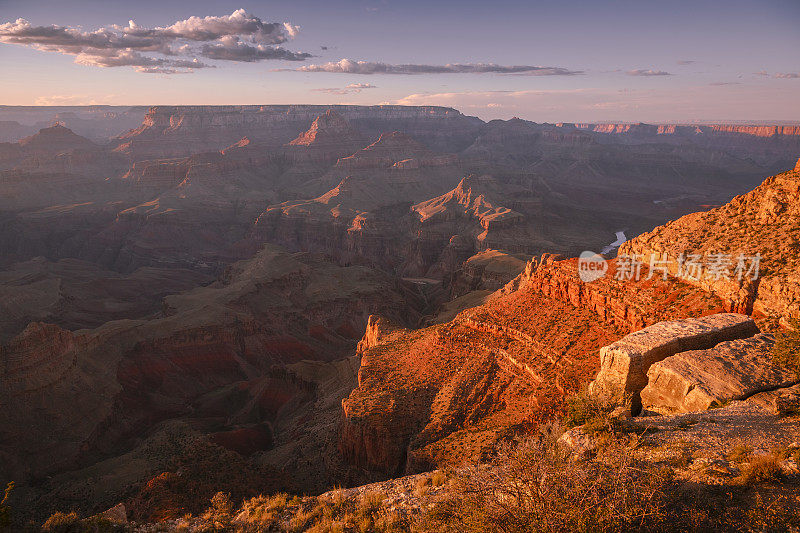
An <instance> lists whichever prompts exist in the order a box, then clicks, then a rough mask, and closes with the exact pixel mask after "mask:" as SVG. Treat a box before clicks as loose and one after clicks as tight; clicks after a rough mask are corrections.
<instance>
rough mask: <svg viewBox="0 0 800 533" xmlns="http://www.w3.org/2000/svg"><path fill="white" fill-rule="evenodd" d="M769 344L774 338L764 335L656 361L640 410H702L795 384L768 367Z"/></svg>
mask: <svg viewBox="0 0 800 533" xmlns="http://www.w3.org/2000/svg"><path fill="white" fill-rule="evenodd" d="M773 345H774V339H773V337H772V335H770V334H764V333H762V334H759V335H755V336H753V337H750V338H746V339H739V340H733V341H726V342H721V343H719V344H716V345H715V346H713V347H711V348H708V349H705V350H691V351H684V352H679V353H676V354H675V355H672V356H670V357H667V358H665V359H663V360H661V361H659V362H656V363H654V364H653V365H652V366H650V369H649V370H648V371H647V386H646V387H645V388H644V389H643V390H642V391H641V401H642V407H643V408H644V409H646V410H648V411H655V412H660V413H664V414H672V413H688V412H693V411H705V410H707V409H711V408H712V407H717V406H721V405H723V404H725V403H728V402H730V401H733V400H744V399H747V398H749V397H751V396H753V395H754V394H756V393H758V392H761V391H764V390H771V389H776V388H783V387H788V386H790V385H792V384H794V383H796V382H797V380H798V377H797V376H796V375H795V373H794V372H792V371H790V370H788V369H785V368H781V367H778V366H776V365H775V364H774V363H773V362H772V347H773Z"/></svg>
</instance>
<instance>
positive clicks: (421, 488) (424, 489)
mask: <svg viewBox="0 0 800 533" xmlns="http://www.w3.org/2000/svg"><path fill="white" fill-rule="evenodd" d="M430 485H431V478H429V477H428V476H422V477H420V478H419V479H418V480H416V481H415V482H414V496H416V497H417V498H421V497H422V496H425V495H426V494H428V492H430V490H431V486H430Z"/></svg>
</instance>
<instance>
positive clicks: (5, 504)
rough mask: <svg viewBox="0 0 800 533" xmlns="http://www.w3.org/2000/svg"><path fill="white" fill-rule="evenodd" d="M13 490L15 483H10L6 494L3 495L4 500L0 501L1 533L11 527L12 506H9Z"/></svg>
mask: <svg viewBox="0 0 800 533" xmlns="http://www.w3.org/2000/svg"><path fill="white" fill-rule="evenodd" d="M13 490H14V482H13V481H9V483H8V485H6V490H5V493H4V494H3V500H2V501H0V531H4V530H6V529H8V528H9V527H11V505H10V504H9V501H8V499H9V497H10V496H11V492H12V491H13Z"/></svg>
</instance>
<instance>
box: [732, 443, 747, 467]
mask: <svg viewBox="0 0 800 533" xmlns="http://www.w3.org/2000/svg"><path fill="white" fill-rule="evenodd" d="M752 454H753V448H752V447H751V446H748V445H746V444H741V443H740V444H737V445H736V446H734V447H733V448H732V449H731V451H729V452H728V454H727V458H728V461H733V462H736V463H741V462H744V461H747V460H748V459H749V458H750V456H751V455H752Z"/></svg>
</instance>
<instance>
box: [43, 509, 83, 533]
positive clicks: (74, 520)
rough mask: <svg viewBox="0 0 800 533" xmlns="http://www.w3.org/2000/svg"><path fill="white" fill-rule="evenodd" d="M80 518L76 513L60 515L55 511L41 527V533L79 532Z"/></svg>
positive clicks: (60, 513)
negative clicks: (42, 532)
mask: <svg viewBox="0 0 800 533" xmlns="http://www.w3.org/2000/svg"><path fill="white" fill-rule="evenodd" d="M80 522H81V517H80V516H78V513H76V512H71V513H62V512H60V511H57V512H55V513H53V514H52V515H50V518H48V519H47V520H46V521H45V523H44V524H43V525H42V531H48V532H50V533H68V532H71V531H81V527H80Z"/></svg>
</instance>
